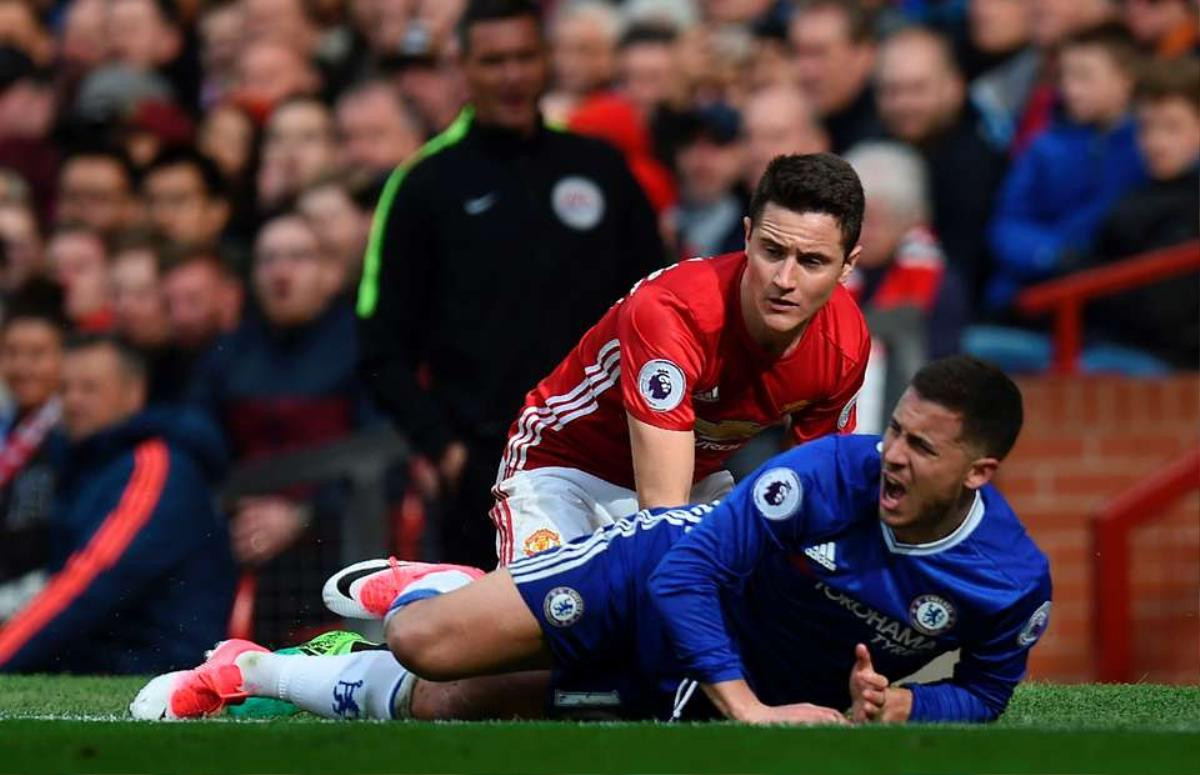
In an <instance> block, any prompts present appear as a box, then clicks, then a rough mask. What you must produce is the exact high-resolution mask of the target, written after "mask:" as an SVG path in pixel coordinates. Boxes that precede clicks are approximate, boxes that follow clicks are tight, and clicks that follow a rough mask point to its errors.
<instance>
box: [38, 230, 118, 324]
mask: <svg viewBox="0 0 1200 775" xmlns="http://www.w3.org/2000/svg"><path fill="white" fill-rule="evenodd" d="M46 259H47V262H48V263H49V265H50V271H51V273H52V274H53V276H54V278H55V279H56V280H57V281H58V283H59V284H60V285H62V287H63V292H64V293H65V297H64V302H63V311H64V312H65V313H66V316H67V319H68V320H69V321H71V326H72V327H73V328H74V329H75V330H77V331H84V332H93V333H94V332H98V331H108V330H109V329H111V328H112V326H113V309H112V289H111V287H110V285H109V279H108V248H107V247H106V246H105V244H104V240H103V238H101V236H100V235H99V234H97V233H96V232H95V231H93V230H92V229H90V228H88V227H87V226H82V225H78V226H72V225H64V226H59V227H58V228H57V229H56V230H55V232H54V234H53V235H51V237H50V240H49V241H48V242H47V243H46Z"/></svg>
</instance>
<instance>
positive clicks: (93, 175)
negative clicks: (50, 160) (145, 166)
mask: <svg viewBox="0 0 1200 775" xmlns="http://www.w3.org/2000/svg"><path fill="white" fill-rule="evenodd" d="M139 216H140V213H139V212H138V201H137V197H136V195H135V186H134V180H133V166H132V165H131V164H130V162H129V160H128V159H127V158H126V157H125V156H124V154H121V153H118V152H117V151H112V150H91V149H88V150H82V151H78V152H75V153H73V154H71V155H69V156H68V157H67V158H65V159H64V160H63V162H62V166H61V167H60V168H59V174H58V199H57V206H56V208H55V218H56V219H57V221H58V222H59V223H71V224H73V223H83V224H87V225H88V226H90V227H92V228H93V229H95V230H96V231H97V232H99V233H100V234H101V235H103V236H104V237H105V238H106V239H107V238H111V237H114V236H116V235H117V234H119V233H120V232H122V231H125V230H126V229H129V228H131V227H133V226H134V225H135V224H136V223H137V220H138V218H139Z"/></svg>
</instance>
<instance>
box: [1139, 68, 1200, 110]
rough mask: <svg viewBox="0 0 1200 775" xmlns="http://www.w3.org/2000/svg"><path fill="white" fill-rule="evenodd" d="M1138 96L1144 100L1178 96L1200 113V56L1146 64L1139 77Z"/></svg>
mask: <svg viewBox="0 0 1200 775" xmlns="http://www.w3.org/2000/svg"><path fill="white" fill-rule="evenodd" d="M1137 98H1138V100H1141V101H1144V102H1158V101H1160V100H1167V99H1173V98H1178V99H1181V100H1184V101H1185V102H1187V103H1188V104H1189V105H1191V106H1192V110H1194V111H1196V112H1197V113H1200V59H1198V58H1196V57H1194V56H1190V57H1180V58H1179V59H1174V60H1171V61H1155V62H1152V63H1151V64H1149V65H1147V66H1146V68H1145V69H1144V70H1143V72H1142V77H1141V79H1139V81H1138V85H1137Z"/></svg>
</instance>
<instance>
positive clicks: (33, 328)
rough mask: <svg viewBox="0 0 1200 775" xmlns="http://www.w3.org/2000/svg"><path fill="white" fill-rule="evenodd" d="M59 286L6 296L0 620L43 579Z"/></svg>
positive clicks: (58, 360)
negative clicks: (7, 398) (8, 405)
mask: <svg viewBox="0 0 1200 775" xmlns="http://www.w3.org/2000/svg"><path fill="white" fill-rule="evenodd" d="M66 332H67V321H66V318H64V317H63V314H62V291H61V290H60V289H59V288H58V287H57V286H56V285H55V284H53V283H51V282H50V281H48V280H45V279H43V278H35V279H33V280H31V281H30V282H29V283H28V284H26V285H25V286H24V287H22V288H21V289H20V290H19V291H18V292H17V293H16V294H15V295H13V296H11V297H10V298H9V299H8V302H7V304H6V309H5V314H4V325H3V327H0V378H3V380H4V386H5V388H7V391H8V393H9V394H10V395H11V397H12V402H13V406H12V411H11V413H10V414H9V415H8V416H7V417H5V418H4V423H3V448H2V449H3V451H2V452H0V622H3V621H4V620H5V619H7V618H8V617H9V616H11V615H12V614H13V613H14V612H15V611H17V610H19V609H20V608H21V607H23V606H24V605H25V604H26V603H27V602H28V601H29V599H30V598H32V597H33V596H34V595H35V594H37V592H38V591H39V590H40V589H41V588H42V586H43V585H44V584H45V579H46V574H45V566H46V565H47V564H48V563H49V561H50V540H51V536H50V515H51V507H52V505H53V503H54V491H55V484H56V482H57V479H58V469H59V466H60V465H61V464H62V457H63V456H62V452H63V451H64V450H63V446H64V443H65V438H64V437H63V436H62V432H61V427H60V420H61V418H62V402H61V401H60V399H59V397H58V392H59V388H60V386H61V383H62V358H63V339H64V338H65V336H66Z"/></svg>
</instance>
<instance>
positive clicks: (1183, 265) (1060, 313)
mask: <svg viewBox="0 0 1200 775" xmlns="http://www.w3.org/2000/svg"><path fill="white" fill-rule="evenodd" d="M1197 269H1200V241H1192V242H1185V243H1183V244H1181V245H1174V246H1172V247H1169V248H1164V249H1162V250H1154V251H1150V252H1148V253H1141V254H1139V255H1136V256H1133V257H1131V258H1126V259H1122V260H1120V261H1117V262H1115V263H1112V264H1108V265H1107V266H1101V267H1097V268H1095V269H1085V270H1083V271H1080V272H1075V273H1073V274H1070V275H1067V276H1066V277H1060V278H1058V279H1057V280H1050V281H1048V282H1044V283H1039V284H1038V285H1034V286H1033V287H1031V288H1027V289H1026V290H1025V291H1023V292H1022V293H1021V294H1020V295H1019V296H1017V309H1018V310H1019V311H1020V312H1022V313H1023V314H1025V315H1037V314H1040V313H1046V312H1050V313H1053V314H1054V370H1055V371H1056V372H1058V373H1059V374H1074V373H1076V371H1077V370H1078V365H1079V351H1080V350H1081V349H1082V347H1083V307H1084V304H1086V303H1087V302H1088V301H1089V300H1091V299H1094V298H1096V297H1098V296H1109V295H1111V294H1114V293H1120V292H1121V291H1127V290H1130V289H1133V288H1138V287H1140V286H1143V285H1149V284H1150V283H1154V282H1158V281H1159V280H1165V279H1167V278H1170V277H1176V276H1178V275H1181V274H1185V273H1187V272H1191V271H1195V270H1197Z"/></svg>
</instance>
